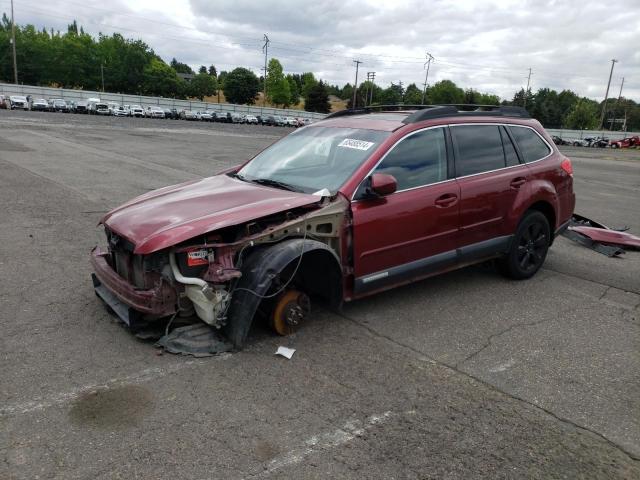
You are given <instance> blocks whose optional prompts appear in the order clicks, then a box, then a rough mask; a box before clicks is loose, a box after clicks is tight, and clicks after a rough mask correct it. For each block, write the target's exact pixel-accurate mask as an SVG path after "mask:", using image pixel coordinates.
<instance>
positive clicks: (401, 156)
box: [375, 128, 447, 190]
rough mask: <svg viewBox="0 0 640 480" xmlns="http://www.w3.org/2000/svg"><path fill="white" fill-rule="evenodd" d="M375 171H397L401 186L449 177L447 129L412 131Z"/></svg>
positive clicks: (397, 178)
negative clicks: (445, 131)
mask: <svg viewBox="0 0 640 480" xmlns="http://www.w3.org/2000/svg"><path fill="white" fill-rule="evenodd" d="M375 171H376V173H386V174H389V175H393V176H394V177H395V179H396V181H397V182H398V190H407V189H409V188H415V187H421V186H423V185H428V184H430V183H435V182H441V181H443V180H446V179H447V149H446V144H445V137H444V129H443V128H433V129H429V130H423V131H420V132H417V133H414V134H413V135H409V136H408V137H406V138H405V139H403V140H402V141H401V142H400V143H398V144H397V145H396V146H395V147H394V148H393V149H392V150H391V151H390V152H389V153H388V154H387V156H386V157H385V158H384V160H383V161H382V163H381V164H380V165H378V167H377V168H376V170H375Z"/></svg>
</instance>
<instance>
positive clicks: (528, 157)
mask: <svg viewBox="0 0 640 480" xmlns="http://www.w3.org/2000/svg"><path fill="white" fill-rule="evenodd" d="M509 129H510V130H511V133H512V134H513V137H514V138H515V140H516V142H517V144H518V146H519V147H520V152H521V153H522V156H523V157H524V161H525V162H527V163H528V162H535V161H536V160H540V159H541V158H544V157H546V156H547V155H549V154H550V153H551V150H549V146H548V145H547V144H546V143H545V142H544V141H543V140H542V138H540V135H538V134H537V133H536V132H535V131H534V130H533V129H531V128H527V127H516V126H513V125H512V126H510V127H509Z"/></svg>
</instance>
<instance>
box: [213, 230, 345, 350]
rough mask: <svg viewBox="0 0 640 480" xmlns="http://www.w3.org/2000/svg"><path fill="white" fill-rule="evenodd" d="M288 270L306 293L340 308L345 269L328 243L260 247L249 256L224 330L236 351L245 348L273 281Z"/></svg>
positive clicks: (301, 241) (300, 240)
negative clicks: (256, 316) (254, 320)
mask: <svg viewBox="0 0 640 480" xmlns="http://www.w3.org/2000/svg"><path fill="white" fill-rule="evenodd" d="M300 255H302V259H300ZM298 263H299V267H298ZM296 267H298V268H297V269H296ZM294 269H296V270H295V271H294ZM286 270H291V275H293V274H294V273H295V277H296V278H295V282H296V283H302V284H303V285H304V287H305V290H306V291H307V293H309V294H311V295H316V296H320V297H323V298H324V299H326V300H327V301H328V302H329V303H330V304H331V305H332V306H334V307H339V306H340V304H341V302H342V293H343V292H342V268H341V266H340V259H339V258H338V256H337V254H336V253H335V252H334V251H333V250H332V249H331V248H330V247H329V246H328V245H327V244H325V243H322V242H319V241H317V240H312V239H303V238H294V239H289V240H284V241H282V242H279V243H276V244H275V245H270V246H258V247H256V248H254V249H253V250H252V251H250V252H249V253H248V254H247V257H246V260H245V262H244V265H243V266H242V277H241V278H240V280H239V281H238V283H237V285H236V288H235V289H234V291H233V293H232V298H231V304H230V306H229V315H228V320H227V324H226V325H225V327H224V333H225V335H226V336H227V338H228V339H229V340H230V341H231V342H232V343H233V345H234V346H235V347H236V348H242V346H243V345H244V342H245V340H246V338H247V335H248V333H249V330H250V328H251V325H252V324H253V318H254V316H255V313H256V311H257V309H258V306H259V305H260V302H261V301H262V299H263V298H262V297H263V296H264V295H266V294H267V293H268V292H269V289H270V287H271V284H272V282H273V280H274V279H275V278H276V277H277V276H278V275H279V274H280V273H282V272H284V271H286ZM287 273H289V272H287ZM288 278H289V277H287V280H288ZM256 294H257V295H256Z"/></svg>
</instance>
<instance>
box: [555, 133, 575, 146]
mask: <svg viewBox="0 0 640 480" xmlns="http://www.w3.org/2000/svg"><path fill="white" fill-rule="evenodd" d="M551 140H553V143H555V144H556V145H572V144H573V142H572V141H571V140H564V139H563V138H561V137H559V136H557V135H552V136H551Z"/></svg>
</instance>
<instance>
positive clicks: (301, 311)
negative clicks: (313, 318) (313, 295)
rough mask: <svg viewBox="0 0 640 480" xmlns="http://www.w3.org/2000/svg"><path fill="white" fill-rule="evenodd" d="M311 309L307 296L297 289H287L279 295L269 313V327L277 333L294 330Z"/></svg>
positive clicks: (287, 332) (281, 333)
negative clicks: (270, 313) (271, 311)
mask: <svg viewBox="0 0 640 480" xmlns="http://www.w3.org/2000/svg"><path fill="white" fill-rule="evenodd" d="M310 311H311V301H310V300H309V297H308V296H307V295H306V294H305V293H303V292H300V291H298V290H289V291H287V292H285V294H284V295H282V296H281V297H280V299H279V300H278V302H277V303H276V306H275V308H274V309H273V313H272V315H271V327H272V328H273V329H274V330H275V331H276V333H278V334H279V335H290V334H291V333H293V332H295V331H296V330H297V329H298V327H299V326H300V324H301V323H302V322H303V321H304V319H305V317H306V316H307V315H308V314H309V312H310Z"/></svg>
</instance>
